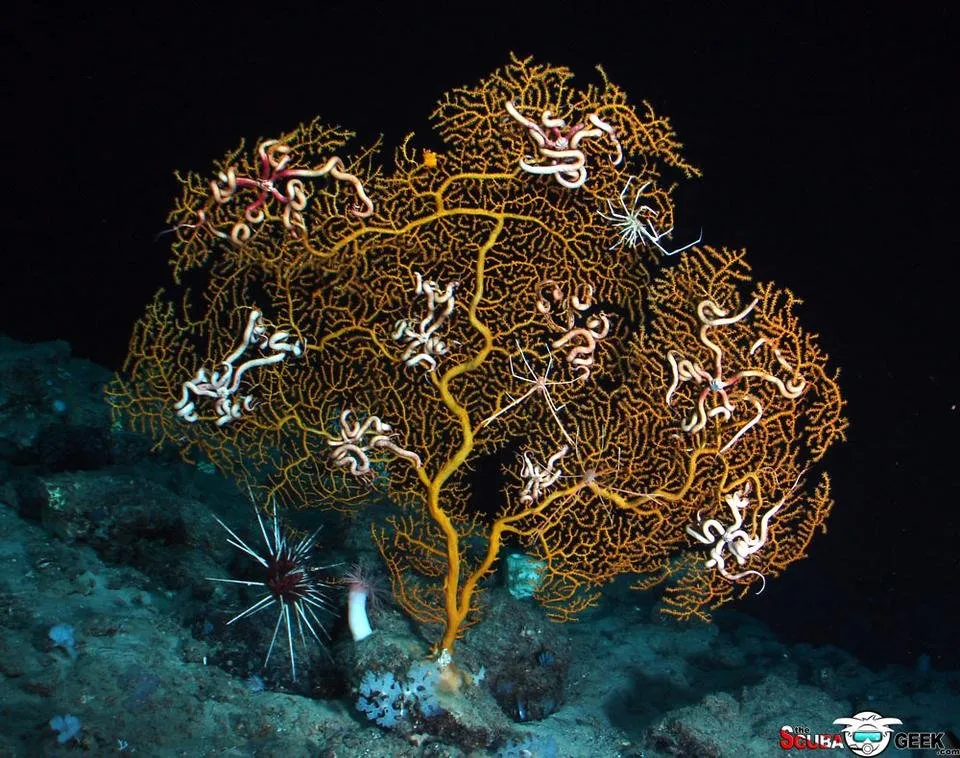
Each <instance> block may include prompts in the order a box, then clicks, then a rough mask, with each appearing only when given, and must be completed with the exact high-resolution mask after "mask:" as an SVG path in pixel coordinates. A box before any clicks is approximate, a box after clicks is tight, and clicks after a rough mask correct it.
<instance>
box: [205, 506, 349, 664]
mask: <svg viewBox="0 0 960 758" xmlns="http://www.w3.org/2000/svg"><path fill="white" fill-rule="evenodd" d="M214 518H215V519H216V521H217V523H218V524H220V526H222V527H223V528H224V529H225V530H226V531H227V534H229V535H230V539H228V540H227V542H229V543H230V544H231V545H233V546H234V547H236V548H238V549H240V550H242V551H243V552H244V553H246V554H247V555H249V556H250V557H251V558H253V559H254V560H255V561H256V562H257V563H259V564H260V566H261V567H262V568H263V571H264V575H263V577H262V579H260V580H259V581H248V580H245V579H220V578H218V577H213V576H208V577H207V579H209V580H210V581H212V582H224V583H227V584H243V585H246V586H248V587H262V588H263V589H264V590H266V594H265V595H264V596H263V597H262V598H260V599H259V600H258V601H257V602H255V603H254V604H253V605H251V606H250V607H249V608H247V609H246V610H244V611H242V612H241V613H238V614H237V615H236V616H234V617H233V618H232V619H230V620H229V621H228V622H227V624H228V625H229V624H232V623H233V622H234V621H239V620H240V619H242V618H246V617H248V616H253V615H254V614H256V613H259V612H260V611H262V610H264V609H265V608H269V607H270V606H272V605H274V604H278V605H279V613H278V614H277V623H276V625H275V626H274V628H273V637H272V639H271V640H270V647H269V648H268V649H267V657H266V658H265V659H264V661H263V667H264V668H266V667H267V664H268V663H269V662H270V654H271V653H272V652H273V647H274V645H275V644H276V642H277V636H278V635H279V633H280V627H281V626H284V627H286V633H287V646H288V648H289V650H290V669H291V672H292V675H293V680H294V681H296V680H297V662H296V656H295V654H294V647H293V640H294V627H296V631H297V634H298V635H299V637H300V642H301V644H302V645H303V646H304V647H305V646H306V645H307V634H309V635H310V636H311V637H312V638H313V639H314V640H316V642H318V643H319V644H320V645H323V644H324V643H323V640H322V639H321V638H320V635H319V634H318V633H317V629H318V628H319V630H320V632H322V633H323V634H324V635H325V636H329V635H327V631H326V629H325V628H324V626H323V622H322V621H320V618H319V617H318V616H317V611H324V612H331V609H330V606H329V603H328V602H327V596H326V594H325V593H324V590H326V589H327V588H328V587H329V586H330V585H328V584H326V583H324V582H321V581H320V580H319V579H317V578H316V576H315V575H314V574H315V572H317V571H319V570H321V569H323V568H329V567H328V566H318V567H313V566H310V565H309V560H310V553H311V551H312V550H313V546H314V544H315V543H316V541H317V536H318V535H319V533H320V529H317V530H316V531H315V532H313V533H312V534H310V535H309V536H307V537H304V538H302V539H301V540H300V541H299V542H296V543H291V542H290V541H289V537H290V535H289V534H287V533H285V532H283V531H281V529H280V521H279V519H278V518H277V509H276V505H274V507H273V527H272V529H269V530H268V528H267V524H264V521H263V517H262V516H261V515H260V512H259V511H257V521H258V522H259V524H260V533H261V534H262V535H263V541H264V544H265V550H264V551H263V553H262V554H261V553H259V552H257V551H256V550H254V549H253V548H251V547H250V546H249V545H247V543H246V542H244V541H243V540H242V539H240V537H238V536H237V533H236V532H234V531H233V530H232V529H231V528H230V527H229V526H227V525H226V524H225V523H223V521H221V520H220V519H219V518H217V517H216V516H214Z"/></svg>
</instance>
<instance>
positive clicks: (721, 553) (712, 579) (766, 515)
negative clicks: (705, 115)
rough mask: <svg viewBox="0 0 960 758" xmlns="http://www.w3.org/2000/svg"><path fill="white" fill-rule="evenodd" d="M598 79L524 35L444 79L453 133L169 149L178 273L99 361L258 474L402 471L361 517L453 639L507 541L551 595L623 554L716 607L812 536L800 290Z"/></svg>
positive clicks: (130, 397) (604, 573)
mask: <svg viewBox="0 0 960 758" xmlns="http://www.w3.org/2000/svg"><path fill="white" fill-rule="evenodd" d="M595 79H596V81H595V82H594V83H591V84H588V85H586V86H585V87H583V88H579V87H577V86H575V85H574V82H573V75H572V73H571V72H570V71H568V70H567V69H564V68H561V67H555V66H547V65H541V64H538V63H536V62H534V61H532V60H530V59H527V60H521V59H518V58H513V59H512V60H511V61H510V63H509V64H508V65H507V66H506V67H504V68H503V69H501V70H499V71H496V72H494V73H493V74H491V75H490V76H489V77H487V78H486V79H484V80H482V81H481V82H480V83H478V84H477V85H474V86H465V87H461V88H457V89H455V90H452V91H451V92H448V93H447V94H446V95H444V96H443V98H442V99H441V101H440V103H439V105H438V106H437V108H436V110H435V111H434V113H433V116H432V118H433V125H434V128H435V130H436V133H437V135H438V136H439V138H440V140H442V148H438V149H435V150H431V149H426V147H425V146H424V145H425V143H423V142H421V140H420V139H419V138H418V136H417V135H413V134H412V135H410V136H409V137H408V138H407V139H406V140H405V141H403V143H402V144H401V145H399V146H398V147H397V148H396V149H395V150H394V151H393V155H392V157H391V156H390V155H389V154H384V153H385V151H384V149H383V147H384V146H383V145H381V144H372V145H368V146H359V147H358V146H355V145H353V144H352V143H351V137H352V135H351V134H350V133H348V132H346V131H344V130H343V129H339V128H332V127H329V126H326V125H324V124H323V123H322V122H321V121H320V120H315V121H312V122H310V123H308V124H303V125H301V126H299V127H297V128H296V129H294V130H292V131H291V132H289V133H286V134H282V135H277V136H274V137H271V138H269V139H260V140H258V141H256V142H252V143H249V144H241V145H240V146H238V147H237V148H236V149H235V150H232V151H230V152H228V153H227V154H226V155H225V156H224V158H223V159H222V160H220V161H217V162H215V163H214V166H213V167H212V169H208V170H204V171H200V172H196V173H195V172H190V173H186V174H183V175H180V176H179V178H180V181H181V185H182V194H181V196H180V198H179V199H178V200H177V202H176V203H175V205H174V208H173V210H172V211H171V213H170V217H169V224H170V227H171V231H172V235H173V239H174V242H173V244H172V257H171V263H172V267H173V277H174V282H173V283H172V285H171V286H170V287H167V288H164V289H162V290H161V291H160V292H158V293H157V295H156V297H155V299H154V300H153V302H152V303H151V304H150V305H149V306H148V308H147V311H146V313H145V315H144V316H143V317H142V319H141V320H140V321H139V322H138V323H137V325H136V327H135V330H134V334H133V338H132V341H131V347H130V353H129V356H128V359H127V362H126V366H125V371H124V373H123V375H122V377H121V378H119V379H118V380H116V381H115V382H114V383H113V384H112V385H111V387H110V388H109V396H110V399H111V402H112V404H113V406H114V408H115V410H116V412H117V413H118V414H119V415H120V416H122V417H124V418H126V419H127V420H129V421H130V422H132V424H133V425H134V426H135V427H137V428H140V429H146V430H148V431H150V432H151V433H152V434H153V435H154V436H155V437H156V438H157V439H158V441H164V442H171V443H173V444H175V445H177V446H179V447H180V448H181V449H182V450H183V452H184V455H185V456H188V457H191V456H195V455H197V454H201V453H202V455H204V456H206V457H207V458H208V459H209V460H210V461H212V462H213V463H214V464H215V465H216V466H217V467H218V468H219V469H220V470H221V471H223V472H224V473H225V474H228V475H230V476H232V477H235V478H236V479H237V480H238V481H240V482H242V483H243V484H244V485H246V486H249V487H251V488H253V489H254V490H255V491H257V492H258V494H259V495H261V496H262V497H260V498H258V499H259V500H261V502H273V501H278V502H280V503H283V504H287V505H290V506H294V507H329V508H336V509H341V510H351V509H355V508H360V507H363V505H364V503H366V502H368V501H369V494H370V492H371V490H379V491H383V492H386V493H387V494H389V497H390V500H391V501H392V503H393V504H394V505H395V507H396V509H397V512H396V513H395V515H394V516H393V517H392V518H390V519H389V520H388V521H386V522H384V523H383V524H382V525H381V526H380V527H379V528H377V529H375V531H374V534H373V538H374V539H375V541H376V543H377V545H378V547H379V549H380V551H381V553H382V555H383V558H384V560H385V562H386V565H387V567H388V568H389V571H390V574H391V578H392V582H393V591H394V594H395V596H396V598H397V600H398V601H399V602H400V604H401V605H402V606H403V608H404V609H405V610H406V611H407V612H408V613H409V614H410V615H411V616H413V617H415V618H417V619H419V620H421V621H424V622H434V623H436V624H437V625H438V628H439V630H440V631H438V633H437V634H438V638H437V640H436V645H437V647H438V648H439V649H445V650H449V649H452V647H453V645H454V642H455V640H456V638H457V637H458V635H459V634H461V633H462V631H463V630H464V628H466V627H467V626H468V625H470V624H471V623H474V622H475V621H476V620H477V618H476V616H477V608H478V605H477V600H478V594H479V593H480V592H481V591H482V589H483V580H484V579H485V578H486V577H487V576H488V575H489V574H490V573H491V571H492V570H493V569H494V568H495V567H496V565H497V563H498V560H499V558H500V557H502V555H503V553H504V552H505V547H506V546H510V547H511V548H520V549H522V550H524V551H525V552H526V553H528V554H529V555H530V556H531V557H532V558H533V559H535V560H537V561H539V562H540V564H541V565H542V571H541V575H540V581H539V583H538V585H537V588H536V591H535V596H536V597H537V599H538V600H539V601H540V602H541V603H542V604H543V605H544V607H545V608H546V609H547V612H548V613H549V614H550V615H551V616H552V617H554V618H556V619H567V618H570V617H572V616H573V615H575V614H576V613H577V612H579V611H581V610H582V609H584V608H585V607H588V606H589V605H590V604H591V603H593V602H595V600H596V598H597V594H598V590H599V588H601V587H602V586H603V585H604V584H605V583H607V582H609V581H611V580H612V579H614V578H615V577H617V576H621V575H631V576H634V577H639V579H638V580H637V586H638V587H650V586H653V585H655V584H658V583H661V582H663V583H665V587H666V589H665V594H664V603H663V609H664V611H665V612H667V613H670V614H674V615H677V616H681V617H689V616H704V617H705V616H707V615H708V614H709V612H710V611H711V610H712V609H715V608H717V607H718V606H719V605H721V604H723V603H725V602H727V601H729V600H730V599H731V598H733V597H735V596H737V595H739V594H742V593H745V592H748V591H754V592H755V591H761V590H762V588H763V586H764V585H765V583H766V582H767V581H769V580H771V579H772V578H774V577H776V576H777V575H779V574H780V573H781V572H782V571H783V570H784V569H785V568H786V567H787V566H789V565H790V564H791V563H793V562H794V561H797V560H799V559H800V558H802V557H803V556H804V554H805V552H806V550H807V547H808V545H809V543H810V541H811V539H812V537H813V536H814V534H815V533H816V532H817V530H818V529H820V528H822V527H823V526H824V523H825V520H826V518H827V516H828V514H829V511H830V508H831V506H832V501H831V498H830V488H829V479H828V477H827V475H826V474H825V473H820V472H818V471H816V470H815V468H814V467H815V464H816V463H817V462H818V461H820V459H821V458H822V457H823V455H824V454H825V453H826V451H827V450H828V448H830V446H831V445H832V444H833V443H834V442H836V441H837V440H839V439H841V438H842V437H843V434H844V430H845V427H846V421H845V419H844V418H843V416H842V410H843V400H842V398H841V395H840V391H839V388H838V385H837V382H836V371H835V370H832V369H830V368H828V366H827V356H826V355H825V354H824V353H823V352H822V350H821V349H820V348H819V346H818V343H817V339H816V335H813V334H810V333H808V332H806V331H805V330H804V329H803V328H802V326H801V325H800V323H799V321H798V319H797V316H796V314H795V310H796V306H797V304H798V303H799V300H798V299H797V298H796V297H795V296H794V294H793V293H791V292H790V291H789V290H786V289H780V288H777V287H776V286H774V284H772V283H762V282H754V281H753V280H752V278H751V273H750V267H749V265H748V263H747V260H746V257H745V253H744V252H743V251H739V250H730V249H726V248H722V247H712V246H709V245H705V244H701V242H700V240H699V239H696V235H687V236H686V238H683V237H681V235H680V234H679V233H674V232H673V227H674V224H675V222H676V220H677V208H676V207H675V206H674V200H673V191H674V188H675V186H676V184H675V183H676V182H677V181H680V180H682V179H684V178H692V177H695V176H697V175H698V171H697V169H696V168H694V167H693V166H691V165H689V164H688V163H687V162H686V161H685V160H684V159H683V157H682V155H681V153H680V148H681V145H680V143H679V142H678V140H677V138H676V136H675V134H674V133H673V131H672V128H671V125H670V123H669V121H668V120H667V119H666V118H664V117H662V116H659V115H657V114H656V113H654V112H653V110H652V108H651V107H650V106H649V105H647V104H642V105H641V106H639V107H637V106H635V105H633V104H631V103H630V102H629V101H628V99H627V96H626V94H625V93H624V92H623V91H622V90H621V89H620V88H619V87H617V86H616V85H615V84H614V83H612V82H610V81H609V80H608V79H607V77H606V75H605V74H604V72H603V71H602V70H600V73H599V77H595ZM433 139H434V140H435V139H436V138H433ZM426 144H429V143H426ZM433 144H434V146H436V143H435V142H434V143H433ZM685 223H687V222H686V221H685ZM691 227H692V228H696V225H695V224H691ZM514 451H516V452H515V453H514ZM491 456H500V457H501V459H502V487H501V492H500V498H499V501H498V502H497V504H496V507H495V508H493V510H492V511H484V512H482V513H481V512H478V511H477V510H476V508H475V506H474V504H473V501H472V500H471V492H472V491H473V490H474V489H475V487H476V481H475V474H476V471H477V466H478V463H479V462H480V461H482V460H485V459H489V458H490V457H491Z"/></svg>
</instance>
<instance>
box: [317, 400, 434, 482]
mask: <svg viewBox="0 0 960 758" xmlns="http://www.w3.org/2000/svg"><path fill="white" fill-rule="evenodd" d="M354 415H355V414H354V413H353V411H352V410H350V409H349V408H347V409H346V410H344V411H343V412H341V414H340V436H339V437H335V438H333V439H328V440H327V444H328V445H330V446H331V447H332V448H333V449H332V450H331V451H330V462H331V463H332V464H333V465H334V466H337V467H339V468H344V469H349V473H350V474H351V475H353V476H356V477H358V478H372V477H373V476H374V475H375V474H374V472H373V470H372V469H371V464H370V457H369V455H368V454H369V453H370V452H371V451H373V450H389V451H390V452H391V453H393V454H394V455H396V456H397V457H399V458H405V459H406V460H409V461H410V462H411V463H413V465H414V466H415V467H416V468H420V467H421V466H422V465H423V463H422V462H421V460H420V456H419V455H417V454H416V453H414V452H412V451H410V450H405V449H404V448H402V447H399V446H398V445H397V444H396V443H394V442H393V440H392V439H391V437H392V436H395V435H391V434H390V432H392V431H393V427H391V426H390V424H387V423H385V422H383V421H381V420H380V417H379V416H367V418H366V419H365V420H364V421H363V423H360V422H359V421H351V420H350V417H351V416H354ZM367 435H370V438H369V439H367V440H364V437H366V436H367Z"/></svg>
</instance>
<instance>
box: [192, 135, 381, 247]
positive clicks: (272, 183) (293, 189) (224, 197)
mask: <svg viewBox="0 0 960 758" xmlns="http://www.w3.org/2000/svg"><path fill="white" fill-rule="evenodd" d="M291 152H292V148H291V147H290V146H289V145H283V144H281V143H280V142H279V141H278V140H266V141H264V142H262V143H261V144H260V147H259V148H257V153H258V155H259V156H260V176H259V177H258V178H256V179H253V178H250V177H247V176H237V172H236V169H235V168H234V167H233V166H231V167H230V168H228V169H227V170H226V172H223V171H221V172H220V173H219V174H218V177H217V178H218V180H219V181H211V182H210V190H211V192H212V193H213V198H214V200H215V201H216V202H217V203H218V204H221V205H222V204H223V203H226V202H228V201H229V200H231V199H232V198H233V195H234V193H235V192H236V191H237V189H253V190H257V197H256V199H255V200H253V202H251V203H249V204H248V205H247V207H246V208H244V211H243V217H244V218H245V219H246V220H247V222H248V223H250V224H259V223H261V222H262V221H263V220H264V217H265V214H264V207H265V206H266V204H267V202H268V201H269V199H270V198H273V199H274V200H276V201H277V202H278V203H280V204H281V205H283V206H284V210H283V224H284V226H285V227H286V228H287V229H290V230H291V231H292V230H293V229H294V228H300V229H302V228H304V225H303V213H302V211H303V209H304V208H306V207H307V194H306V190H305V187H304V184H303V181H302V180H303V179H315V178H317V177H321V176H326V175H327V174H330V175H331V176H332V177H333V178H334V179H337V180H342V181H347V182H350V184H352V185H353V187H354V189H355V191H356V193H357V198H358V201H359V202H357V203H354V204H353V205H352V206H351V207H350V208H348V209H347V212H348V213H351V214H353V215H354V216H357V217H358V218H366V217H367V216H370V215H371V214H372V213H373V203H372V201H371V200H370V198H369V197H367V194H366V192H365V191H364V189H363V185H362V183H361V182H360V180H359V179H358V178H357V177H355V176H354V175H353V174H350V173H348V172H347V171H346V170H345V167H344V164H343V161H342V160H341V159H340V158H338V157H336V156H334V157H332V158H330V159H329V160H327V162H326V163H325V164H324V165H323V166H322V167H320V168H319V169H302V168H287V166H288V165H289V163H290V160H291V156H290V153H291ZM281 186H282V187H283V191H281V189H280V187H281ZM250 234H251V231H250V227H249V226H247V224H245V223H243V222H241V221H238V222H237V223H236V224H235V225H234V227H233V231H232V232H231V235H230V237H231V239H233V241H234V242H237V243H242V242H246V241H247V240H248V239H249V238H250Z"/></svg>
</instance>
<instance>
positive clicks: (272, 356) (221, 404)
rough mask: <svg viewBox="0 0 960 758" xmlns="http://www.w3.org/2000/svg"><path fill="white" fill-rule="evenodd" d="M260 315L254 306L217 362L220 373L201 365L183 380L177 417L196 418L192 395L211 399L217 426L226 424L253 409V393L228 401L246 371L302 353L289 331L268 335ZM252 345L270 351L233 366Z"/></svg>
mask: <svg viewBox="0 0 960 758" xmlns="http://www.w3.org/2000/svg"><path fill="white" fill-rule="evenodd" d="M262 315H263V314H261V313H260V311H258V310H256V309H253V310H251V311H250V316H249V317H248V318H247V326H246V328H245V329H244V332H243V337H242V339H241V341H240V344H239V345H238V346H237V348H236V350H234V351H233V352H232V353H230V355H228V356H227V357H226V358H224V359H223V361H222V362H221V365H222V366H223V372H222V373H221V372H219V371H210V372H209V373H208V372H207V370H206V369H205V368H203V367H201V368H199V369H198V370H197V373H196V375H195V376H194V377H193V378H192V379H189V380H187V381H186V382H184V383H183V387H182V392H181V396H180V400H178V401H177V403H176V404H175V405H174V406H173V407H174V409H175V410H176V412H177V416H179V417H180V418H182V419H183V420H184V421H187V422H189V423H191V424H192V423H194V422H196V421H197V420H199V418H200V416H199V414H198V413H197V411H196V402H195V401H194V400H192V399H191V394H192V395H193V396H195V397H196V399H197V401H199V399H200V398H203V397H209V398H214V399H215V401H216V402H215V403H214V410H215V411H216V413H217V416H218V418H217V426H224V425H225V424H229V423H230V422H231V421H233V420H234V419H238V418H240V417H241V415H243V411H251V410H253V404H254V400H253V395H244V396H243V397H241V398H240V399H239V400H231V397H233V395H234V394H235V393H236V392H237V390H238V389H239V388H240V381H241V379H243V375H244V374H245V373H246V372H247V371H249V370H250V369H253V368H257V367H258V366H266V365H269V364H271V363H278V362H280V361H282V360H283V359H284V358H286V357H287V356H288V355H292V356H293V357H294V358H299V357H300V356H301V355H303V343H302V342H301V341H300V340H294V341H292V342H289V341H288V340H289V338H290V332H287V331H278V332H274V333H273V334H271V335H269V336H268V335H267V331H268V328H267V326H266V325H265V324H264V323H263V322H261V320H260V319H261V316H262ZM254 345H256V346H257V347H259V348H260V350H261V352H267V351H268V350H269V351H271V352H270V353H269V354H268V355H263V356H260V357H257V358H250V359H248V360H247V361H245V362H244V363H241V364H240V365H239V366H234V365H233V364H234V362H235V361H238V360H240V358H241V356H243V354H244V353H245V352H246V350H247V348H249V347H251V346H254Z"/></svg>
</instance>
